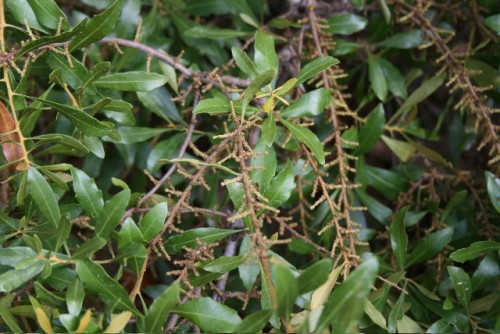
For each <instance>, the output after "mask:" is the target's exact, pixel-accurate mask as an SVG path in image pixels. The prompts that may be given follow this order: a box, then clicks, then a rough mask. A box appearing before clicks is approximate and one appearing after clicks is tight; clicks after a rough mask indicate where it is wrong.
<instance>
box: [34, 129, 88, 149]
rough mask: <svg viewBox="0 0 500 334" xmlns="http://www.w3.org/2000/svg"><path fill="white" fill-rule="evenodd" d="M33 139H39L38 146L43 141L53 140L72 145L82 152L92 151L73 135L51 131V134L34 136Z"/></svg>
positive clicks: (68, 145) (71, 146)
mask: <svg viewBox="0 0 500 334" xmlns="http://www.w3.org/2000/svg"><path fill="white" fill-rule="evenodd" d="M31 139H33V140H36V141H37V143H36V144H35V145H37V146H38V145H41V144H43V143H47V142H53V143H59V144H61V145H64V146H67V147H70V148H72V149H75V150H77V151H79V152H82V153H89V152H90V151H89V149H88V148H87V147H86V146H85V145H83V144H82V143H80V142H79V141H78V140H76V139H75V138H73V137H71V136H68V135H64V134H62V133H54V134H50V133H49V134H45V135H40V136H36V137H32V138H31Z"/></svg>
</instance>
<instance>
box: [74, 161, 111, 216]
mask: <svg viewBox="0 0 500 334" xmlns="http://www.w3.org/2000/svg"><path fill="white" fill-rule="evenodd" d="M71 176H72V177H73V189H74V190H75V197H76V199H77V201H78V202H79V203H80V205H81V206H82V208H83V209H84V210H85V211H86V212H87V214H88V215H89V216H90V217H91V218H92V219H93V220H97V217H98V215H99V212H100V211H101V209H102V207H103V206H104V201H103V199H102V192H101V191H100V190H99V189H98V188H97V186H96V184H95V181H94V179H92V178H90V177H89V176H88V175H87V174H85V172H84V171H82V170H80V169H78V168H75V167H72V168H71Z"/></svg>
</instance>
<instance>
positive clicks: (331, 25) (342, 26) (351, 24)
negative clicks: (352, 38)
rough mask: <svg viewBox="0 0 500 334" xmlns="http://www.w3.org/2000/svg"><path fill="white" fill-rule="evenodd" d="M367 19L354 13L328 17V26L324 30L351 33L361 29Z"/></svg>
mask: <svg viewBox="0 0 500 334" xmlns="http://www.w3.org/2000/svg"><path fill="white" fill-rule="evenodd" d="M367 24H368V20H367V19H365V18H364V17H361V16H358V15H355V14H351V13H349V14H340V15H335V16H332V17H330V18H329V19H328V28H326V29H325V31H327V32H329V33H332V34H338V35H351V34H354V33H356V32H358V31H361V30H363V29H364V28H365V27H366V25H367Z"/></svg>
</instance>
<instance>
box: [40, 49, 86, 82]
mask: <svg viewBox="0 0 500 334" xmlns="http://www.w3.org/2000/svg"><path fill="white" fill-rule="evenodd" d="M70 59H71V64H70V63H69V62H68V58H66V56H64V55H62V54H59V53H55V52H52V53H51V54H50V56H49V58H48V59H47V63H48V64H49V66H50V68H51V69H53V70H54V71H58V70H59V71H60V75H59V73H57V72H55V73H52V74H51V76H50V77H49V78H50V80H51V81H52V82H56V83H58V85H59V86H63V85H64V84H68V86H70V87H71V88H73V89H77V88H78V87H80V86H81V85H82V83H83V82H84V81H85V78H87V77H88V75H89V71H88V70H87V68H86V67H85V65H83V64H82V63H81V62H80V61H79V60H77V59H76V58H75V57H73V56H70ZM61 79H62V80H61Z"/></svg>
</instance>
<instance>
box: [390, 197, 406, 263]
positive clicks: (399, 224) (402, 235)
mask: <svg viewBox="0 0 500 334" xmlns="http://www.w3.org/2000/svg"><path fill="white" fill-rule="evenodd" d="M409 208H410V206H409V205H407V206H405V207H404V208H402V209H401V210H400V211H399V212H398V213H397V214H396V217H395V218H394V221H393V222H392V224H391V247H392V250H393V251H394V255H395V256H396V260H397V262H398V264H399V269H401V270H403V269H404V268H405V257H406V250H407V248H408V235H407V234H406V231H405V219H406V213H407V212H408V209H409Z"/></svg>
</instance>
